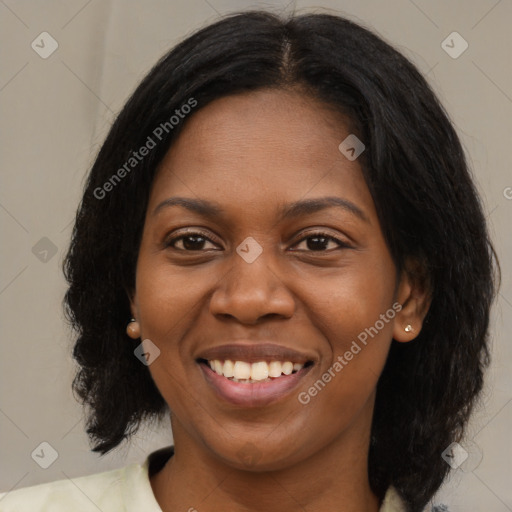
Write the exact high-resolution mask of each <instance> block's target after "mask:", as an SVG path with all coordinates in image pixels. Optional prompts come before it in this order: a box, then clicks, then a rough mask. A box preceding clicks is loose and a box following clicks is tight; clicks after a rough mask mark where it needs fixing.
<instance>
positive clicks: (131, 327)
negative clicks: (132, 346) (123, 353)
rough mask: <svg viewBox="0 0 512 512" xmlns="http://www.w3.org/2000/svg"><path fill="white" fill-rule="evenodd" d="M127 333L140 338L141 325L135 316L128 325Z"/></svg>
mask: <svg viewBox="0 0 512 512" xmlns="http://www.w3.org/2000/svg"><path fill="white" fill-rule="evenodd" d="M126 334H128V336H130V338H133V339H137V338H140V325H139V322H137V320H136V319H135V318H132V319H131V320H130V323H129V324H128V325H127V326H126Z"/></svg>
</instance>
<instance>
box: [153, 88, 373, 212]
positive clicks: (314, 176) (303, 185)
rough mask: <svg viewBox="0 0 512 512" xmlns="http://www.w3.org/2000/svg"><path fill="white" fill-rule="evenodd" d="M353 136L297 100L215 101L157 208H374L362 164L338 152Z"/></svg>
mask: <svg viewBox="0 0 512 512" xmlns="http://www.w3.org/2000/svg"><path fill="white" fill-rule="evenodd" d="M349 134H350V131H349V127H348V123H347V120H346V119H345V118H344V117H343V116H342V115H341V114H340V113H338V112H335V111H334V110H333V109H330V108H329V107H327V106H325V105H323V104H322V103H319V102H317V101H315V100H313V99H311V98H309V97H307V96H305V95H303V94H301V93H298V92H290V91H282V90H261V91H256V92H250V93H244V94H239V95H234V96H228V97H224V98H221V99H218V100H215V101H213V102H211V103H210V104H208V105H207V106H205V107H203V108H202V109H200V110H198V111H197V112H195V113H194V114H193V115H191V117H190V118H189V119H188V120H187V122H186V124H185V126H184V128H183V131H182V132H181V134H180V136H179V137H178V138H177V140H175V141H174V143H173V145H172V146H171V148H170V149H169V151H168V153H167V155H166V156H165V158H164V160H163V161H162V163H161V165H160V168H159V171H158V173H157V176H156V177H155V182H154V185H153V189H152V194H151V198H150V203H151V204H154V203H155V202H157V201H160V200H162V199H165V198H166V196H169V195H172V194H180V195H183V194H185V195H189V196H191V195H192V196H193V195H199V196H201V197H203V196H208V197H209V198H212V199H219V200H220V201H223V202H225V201H226V200H232V201H234V200H236V199H239V200H240V201H246V202H247V201H249V202H251V201H253V202H254V201H263V202H266V203H268V202H269V201H270V200H272V198H276V197H279V198H280V200H281V199H284V200H289V201H293V200H296V199H297V198H300V197H304V196H307V195H308V194H310V195H312V196H318V195H327V194H328V195H333V193H334V194H339V195H347V194H348V195H350V196H352V199H356V198H357V199H358V200H359V201H361V202H363V203H367V206H369V204H368V203H371V204H373V201H372V199H371V196H370V194H369V191H368V189H367V186H366V183H365V182H364V179H363V175H362V172H361V168H360V166H359V164H358V162H357V161H349V160H348V159H347V158H345V157H344V156H343V155H342V154H341V153H340V151H339V149H338V146H339V144H340V143H341V142H342V141H343V140H344V139H345V138H346V137H347V136H348V135H349Z"/></svg>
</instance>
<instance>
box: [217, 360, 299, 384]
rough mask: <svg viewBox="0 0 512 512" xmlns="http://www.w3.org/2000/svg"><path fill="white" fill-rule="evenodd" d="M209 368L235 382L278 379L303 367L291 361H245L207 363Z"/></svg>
mask: <svg viewBox="0 0 512 512" xmlns="http://www.w3.org/2000/svg"><path fill="white" fill-rule="evenodd" d="M208 364H209V365H210V368H211V369H212V370H214V371H215V372H216V373H218V374H219V375H223V376H224V377H227V378H234V379H237V380H240V379H243V380H246V379H247V380H265V379H267V378H268V377H280V376H281V374H283V373H284V375H290V374H291V373H292V372H293V371H299V370H300V369H301V368H302V367H303V366H304V365H303V364H301V363H292V362H291V361H283V362H281V361H271V362H270V363H267V362H266V361H258V362H257V363H252V364H251V363H247V362H245V361H230V360H229V359H227V360H226V361H224V362H223V361H219V360H218V359H214V360H212V361H208Z"/></svg>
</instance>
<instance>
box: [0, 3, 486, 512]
mask: <svg viewBox="0 0 512 512" xmlns="http://www.w3.org/2000/svg"><path fill="white" fill-rule="evenodd" d="M494 261H495V259H494V251H493V249H492V246H491V243H490V241H489V237H488V234H487V229H486V225H485V220H484V216H483V213H482V208H481V206H480V202H479V198H478V196H477V193H476V191H475V187H474V184H473V182H472V179H471V177H470V174H469V171H468V168H467V164H466V162H465V159H464V154H463V150H462V148H461V145H460V142H459V140H458V138H457V135H456V133H455V131H454V129H453V127H452V125H451V123H450V121H449V119H448V117H447V115H446V114H445V112H444V110H443V108H442V107H441V106H440V104H439V102H438V100H437V99H436V97H435V95H434V94H433V92H432V91H431V89H430V88H429V86H428V85H427V83H426V81H425V80H424V79H423V78H422V77H421V75H420V74H419V72H418V71H417V70H416V69H415V68H414V66H413V65H412V64H411V63H410V62H409V61H407V60H406V59H405V58H404V57H403V56H402V55H400V54H399V53H398V52H397V51H396V50H394V49H393V48H391V47H390V46H389V45H388V44H387V43H385V42H383V41H382V40H381V39H379V38H378V37H376V36H375V35H373V34H372V33H370V32H369V31H367V30H366V29H363V28H361V27H360V26H358V25H356V24H354V23H352V22H350V21H347V20H345V19H343V18H340V17H336V16H331V15H304V16H295V17H291V18H290V19H287V20H282V19H280V18H278V17H276V16H274V15H272V14H269V13H265V12H247V13H242V14H237V15H232V16H229V17H227V18H225V19H222V20H221V21H219V22H217V23H214V24H212V25H210V26H208V27H206V28H204V29H203V30H200V31H198V32H197V33H195V34H193V35H192V36H191V37H189V38H188V39H186V40H185V41H184V42H182V43H181V44H179V45H178V46H177V47H176V48H174V49H173V50H172V51H171V52H169V53H168V54H167V55H166V56H164V57H163V58H162V59H161V60H160V61H159V62H158V63H157V64H156V66H155V67H154V68H153V70H152V71H151V72H150V73H149V74H148V76H147V77H146V78H145V79H144V80H143V82H142V83H141V84H140V86H139V87H138V89H137V90H136V91H135V93H134V94H133V96H132V97H131V98H130V100H129V101H128V102H127V104H126V106H125V107H124V109H123V110H122V112H121V114H120V115H119V117H118V118H117V120H116V122H115V123H114V125H113V127H112V129H111V131H110V133H109V135H108V137H107V139H106V141H105V143H104V145H103V147H102V149H101V151H100V153H99V155H98V157H97V159H96V162H95V164H94V166H93V168H92V170H91V173H90V176H89V179H88V182H87V185H86V189H85V192H84V196H83V200H82V203H81V205H80V208H79V211H78V214H77V219H76V223H75V228H74V231H73V239H72V242H71V247H70V250H69V253H68V255H67V259H66V262H65V273H66V277H67V279H68V282H69V290H68V292H67V294H66V301H65V302H66V306H67V312H68V314H69V317H70V320H71V322H72V323H73V325H74V326H75V327H76V329H77V332H78V339H77V341H76V345H75V348H74V357H75V358H76V360H77V362H78V364H79V365H80V369H79V372H78V374H77V376H76V379H75V381H74V389H75V391H76V392H77V394H78V395H79V396H80V398H81V399H82V400H83V402H84V403H85V404H86V405H87V406H88V407H89V411H90V414H89V421H88V429H87V432H88V434H89V435H90V437H91V440H92V441H93V442H94V451H96V452H99V453H101V454H105V453H107V452H109V451H110V450H112V449H114V448H115V447H117V446H118V445H119V444H120V443H121V442H122V441H123V440H125V439H128V438H129V437H130V435H131V434H133V433H134V432H135V431H136V429H137V428H138V426H139V425H140V423H141V422H142V421H144V420H147V419H151V418H160V419H161V418H163V417H165V416H166V413H167V412H168V411H170V412H171V414H170V419H171V424H172V432H173V437H174V447H172V448H171V447H169V448H167V449H162V450H159V451H158V452H154V453H153V454H151V455H149V457H148V458H147V459H146V461H145V463H144V464H143V465H138V464H134V465H131V466H127V467H126V468H123V469H121V470H116V471H111V472H107V473H102V474H98V475H91V476H87V477H81V478H78V479H75V480H74V482H70V481H69V480H63V481H59V482H54V483H51V484H42V485H39V486H35V487H31V488H27V489H21V490H17V491H13V492H11V493H9V494H8V495H7V496H4V498H3V499H2V501H0V503H1V504H2V507H3V508H2V510H5V511H11V510H30V511H36V510H52V511H55V510H84V511H85V510H97V509H98V508H99V509H101V510H102V511H104V512H107V511H118V510H128V511H132V510H133V511H135V510H137V511H139V510H144V511H159V510H162V511H164V512H168V511H175V510H189V511H193V510H198V511H199V512H209V511H214V510H230V511H235V512H236V511H242V510H243V511H256V510H258V511H259V510H265V511H274V510H276V511H277V510H279V511H282V510H308V511H316V510H324V511H325V510H328V511H334V510H343V511H345V512H348V511H358V512H377V511H381V512H392V511H408V512H417V511H421V510H422V509H423V508H424V507H425V506H426V505H427V504H428V502H429V500H430V499H431V498H432V496H433V495H434V493H435V491H436V490H437V489H438V488H439V487H440V485H441V483H442V481H443V479H444V477H445V476H446V475H447V473H448V470H449V466H448V464H447V463H446V462H445V460H444V459H443V457H442V456H441V455H442V453H443V452H444V451H445V450H446V448H447V447H448V446H449V445H450V444H451V443H452V442H454V441H457V440H460V438H461V436H462V433H463V428H464V426H465V424H466V422H467V420H468V417H469V414H470V412H471V410H472V406H473V404H474V401H475V399H476V397H477V395H478V393H479V391H480V390H481V387H482V378H483V370H484V368H485V366H486V365H487V364H488V359H489V356H488V348H487V336H488V326H489V310H490V307H491V303H492V299H493V297H494V294H495V285H494V273H495V263H494Z"/></svg>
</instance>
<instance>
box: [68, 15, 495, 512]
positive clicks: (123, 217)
mask: <svg viewBox="0 0 512 512" xmlns="http://www.w3.org/2000/svg"><path fill="white" fill-rule="evenodd" d="M263 88H267V89H268V88H275V89H287V88H299V89H300V90H301V91H303V94H306V95H308V96H309V97H311V98H313V99H316V100H318V101H320V102H322V103H323V104H325V105H327V106H329V107H330V108H332V109H334V110H336V111H339V112H342V113H343V114H344V115H345V116H346V118H347V119H348V120H349V121H350V123H351V125H352V127H353V131H354V132H355V133H357V135H358V137H359V138H360V139H361V140H363V141H364V143H365V144H366V148H367V149H366V151H365V153H364V154H363V156H364V158H360V159H359V160H358V161H359V162H360V163H361V166H362V170H363V173H364V178H365V180H366V183H367V185H368V188H369V190H370V192H371V194H372V197H373V200H374V202H375V205H376V209H377V213H378V215H379V219H380V222H381V226H382V230H383V233H384V236H385V239H386V242H387V244H388V247H389V250H390V252H391V254H392V257H393V260H394V262H395V265H396V268H397V270H398V271H401V270H402V269H403V268H406V263H407V262H408V261H416V262H420V263H421V265H422V268H423V272H424V274H425V276H426V278H427V279H428V282H429V283H430V287H431V297H432V302H431V306H430V309H429V311H428V314H427V316H426V319H425V323H424V326H423V329H422V331H421V333H420V334H419V336H418V337H417V339H416V340H414V341H413V342H410V343H397V342H395V341H393V342H392V346H391V349H390V353H389V356H388V360H387V363H386V365H385V368H384V370H383V373H382V375H381V377H380V379H379V382H378V385H377V395H376V403H375V411H374V418H373V424H372V434H371V441H370V452H369V461H368V467H369V479H370V484H371V487H372V489H373V491H374V492H375V493H376V494H377V496H379V497H382V496H383V495H384V494H385V491H386V489H387V488H388V487H389V485H394V486H395V487H396V488H397V490H398V491H399V493H400V494H401V495H402V497H403V499H404V500H405V502H406V503H407V505H408V507H409V510H410V511H419V510H421V508H422V507H424V506H425V505H426V504H427V503H428V501H429V500H430V499H431V497H432V496H433V494H434V493H435V491H436V490H437V489H438V488H439V487H440V485H441V483H442V481H443V479H444V478H445V476H446V475H447V473H448V470H449V466H448V465H447V464H446V463H445V462H444V460H443V459H442V458H441V453H442V452H443V450H444V449H445V448H446V447H447V446H448V445H449V444H450V443H451V442H453V441H456V440H460V438H461V436H462V434H463V431H464V426H465V424H466V422H467V420H468V417H469V415H470V413H471V411H472V408H473V406H474V404H475V401H476V399H477V397H478V394H479V392H480V391H481V388H482V382H483V372H484V370H485V367H486V366H487V365H488V364H489V350H488V346H487V343H488V327H489V314H490V308H491V305H492V301H493V299H494V297H495V293H496V288H497V282H498V280H499V266H498V264H497V259H496V257H495V253H494V249H493V247H492V244H491V242H490V239H489V236H488V231H487V228H486V223H485V218H484V215H483V211H482V206H481V203H480V199H479V196H478V194H477V191H476V188H475V185H474V183H473V180H472V177H471V174H470V171H469V169H468V165H467V162H466V159H465V156H464V152H463V149H462V147H461V143H460V141H459V139H458V137H457V134H456V132H455V130H454V128H453V126H452V124H451V122H450V120H449V117H448V115H447V114H446V112H445V110H444V109H443V107H442V106H441V104H440V103H439V101H438V99H437V98H436V96H435V94H434V93H433V91H432V89H431V88H430V87H429V85H428V84H427V82H426V80H425V79H424V78H423V77H422V76H421V74H420V73H419V72H418V70H417V69H416V68H415V67H414V66H413V64H411V63H410V62H409V60H407V59H406V58H405V57H404V56H403V55H402V54H401V53H399V52H398V51H396V50H395V49H394V48H392V46H390V45H389V44H388V43H386V42H384V41H383V40H382V39H381V38H379V37H377V36H376V35H374V34H373V33H372V32H371V31H369V30H367V29H365V28H363V27H361V26H359V25H357V24H355V23H353V22H351V21H349V20H347V19H344V18H342V17H338V16H333V15H329V14H306V15H300V16H299V15H294V16H290V17H288V18H286V19H283V18H282V17H279V16H277V15H274V14H271V13H268V12H263V11H249V12H244V13H237V14H234V15H230V16H227V17H225V18H223V19H221V20H220V21H217V22H215V23H213V24H211V25H209V26H206V27H205V28H202V29H201V30H199V31H197V32H195V33H193V34H192V35H191V36H190V37H188V38H186V39H185V40H184V41H183V42H181V43H180V44H178V45H177V46H176V47H174V48H173V49H172V50H171V51H170V52H169V53H167V54H166V55H165V56H164V57H162V59H161V60H160V61H159V62H158V63H157V64H156V65H155V66H154V67H153V69H152V70H151V71H150V72H149V73H148V74H147V76H146V77H145V78H144V79H143V81H142V82H141V83H140V85H139V86H138V87H137V89H136V90H135V92H134V93H133V95H132V96H131V97H130V99H129V100H128V101H127V103H126V105H125V106H124V108H123V109H122V111H121V112H120V114H119V115H118V117H117V119H116V120H115V122H114V123H113V125H112V128H111V129H110V132H109V134H108V136H107V137H106V140H105V142H104V144H103V145H102V147H101V149H100V151H99V153H98V155H97V157H96V160H95V162H94V164H93V166H92V169H91V171H90V173H89V175H88V179H87V182H86V185H85V190H84V194H83V198H82V200H81V203H80V206H79V208H78V211H77V215H76V222H75V225H74V229H73V234H72V240H71V244H70V247H69V251H68V253H67V255H66V259H65V262H64V273H65V276H66V279H67V282H68V284H69V288H68V290H67V292H66V295H65V299H64V303H65V310H66V314H67V318H68V319H69V321H70V322H71V324H72V325H73V327H74V328H75V330H76V332H77V339H76V343H75V345H74V349H73V356H74V358H75V360H76V362H77V363H78V370H77V374H76V376H75V379H74V381H73V390H74V391H75V393H76V394H77V395H78V397H79V398H80V400H81V401H82V403H83V404H84V405H86V406H87V407H88V417H87V433H88V434H89V437H90V439H91V442H92V443H94V448H93V450H94V451H96V452H100V453H101V454H105V453H107V452H108V451H110V450H112V449H113V448H115V447H116V446H118V445H119V444H120V443H121V442H122V441H123V440H125V439H127V438H129V437H130V436H131V435H132V434H133V433H134V432H135V431H136V430H137V429H138V428H139V426H140V425H141V422H142V421H143V420H147V419H154V418H159V419H161V418H162V417H163V415H164V414H165V413H166V412H167V411H168V406H167V404H166V403H165V401H164V400H163V398H162V396H161V395H160V393H159V391H158V389H157V388H156V386H155V384H154V382H153V380H152V378H151V375H150V372H149V370H148V368H147V367H146V366H144V365H141V364H140V362H139V361H138V360H137V359H136V358H135V357H134V355H133V350H134V345H133V340H131V339H130V338H128V336H127V334H126V333H125V328H126V324H127V322H128V321H129V318H130V309H129V299H128V294H129V292H130V291H132V290H133V289H134V286H135V268H136V263H137V256H138V249H139V245H140V240H141V235H142V229H143V224H144V218H145V211H146V207H147V202H148V197H149V190H150V187H151V184H152V181H153V178H154V176H155V172H156V169H157V167H158V164H159V163H160V162H161V160H162V159H163V157H164V155H165V154H166V152H167V151H168V149H169V147H170V146H171V145H172V143H173V141H174V140H175V139H176V137H177V136H178V135H179V133H180V130H181V128H182V127H183V125H184V124H185V123H186V122H187V119H185V120H184V121H182V122H180V123H178V124H177V125H176V126H175V127H173V128H172V129H171V128H169V129H168V130H162V137H161V140H160V141H159V143H158V144H157V146H156V147H155V148H154V149H152V150H151V151H150V152H149V154H148V155H147V156H146V157H145V158H144V159H141V161H140V162H137V166H136V168H135V169H133V170H132V171H131V172H128V173H124V174H125V175H124V174H123V179H122V180H119V181H116V182H115V183H114V185H115V186H112V187H111V188H112V190H111V191H109V193H108V194H103V193H101V194H100V193H99V192H98V190H101V189H102V188H103V190H105V183H107V182H108V181H109V180H112V176H113V174H114V173H116V172H117V170H118V169H120V168H122V167H123V165H125V164H126V162H127V161H129V159H130V158H131V157H132V156H133V151H134V149H136V148H139V147H142V146H143V145H144V144H145V143H146V141H147V139H148V137H149V136H151V134H154V130H155V128H156V127H158V126H161V125H162V123H166V122H167V123H168V122H169V119H170V118H171V116H173V115H174V114H176V110H179V109H181V108H182V106H183V105H185V104H187V102H189V101H190V98H194V100H195V101H197V107H196V108H195V110H196V111H197V110H199V109H200V108H202V107H204V106H205V105H207V104H208V103H209V102H211V101H213V100H215V99H217V98H221V97H225V96H229V95H233V94H237V93H240V92H243V91H255V90H258V89H263ZM191 116H193V113H192V114H191V115H190V116H189V117H191ZM167 126H168V125H167ZM110 183H112V181H110ZM100 195H101V196H102V197H101V198H99V197H98V196H100Z"/></svg>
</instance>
